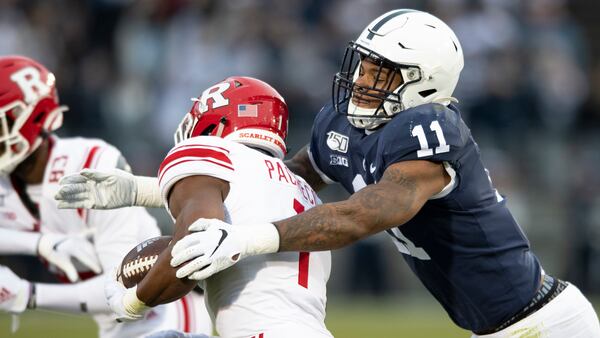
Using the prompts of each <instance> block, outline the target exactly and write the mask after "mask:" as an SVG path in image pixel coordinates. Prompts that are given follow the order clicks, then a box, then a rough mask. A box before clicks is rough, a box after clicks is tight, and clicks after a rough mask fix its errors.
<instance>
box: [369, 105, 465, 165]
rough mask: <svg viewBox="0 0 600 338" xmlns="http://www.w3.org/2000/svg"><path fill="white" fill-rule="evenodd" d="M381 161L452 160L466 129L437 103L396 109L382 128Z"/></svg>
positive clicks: (458, 153) (461, 144) (460, 121)
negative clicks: (395, 113)
mask: <svg viewBox="0 0 600 338" xmlns="http://www.w3.org/2000/svg"><path fill="white" fill-rule="evenodd" d="M383 133H384V134H383V135H382V136H383V137H382V138H380V142H383V144H382V145H381V149H383V150H382V154H381V156H382V158H383V164H384V166H385V167H386V168H387V167H388V166H390V165H391V164H394V163H396V162H401V161H410V160H429V161H436V162H445V161H447V162H453V161H455V160H457V159H458V158H459V156H460V154H461V153H462V151H463V148H464V146H465V144H466V143H467V141H468V139H469V136H470V131H469V129H468V128H467V127H466V125H465V124H464V123H463V122H462V120H461V118H460V115H459V114H458V113H457V112H455V111H453V110H451V109H449V108H447V107H445V106H442V105H439V104H427V105H422V106H418V107H414V108H411V109H409V110H406V111H404V112H402V113H400V114H399V115H398V116H397V117H396V118H394V119H393V120H392V121H390V122H389V123H388V124H387V125H386V126H385V127H384V129H383Z"/></svg>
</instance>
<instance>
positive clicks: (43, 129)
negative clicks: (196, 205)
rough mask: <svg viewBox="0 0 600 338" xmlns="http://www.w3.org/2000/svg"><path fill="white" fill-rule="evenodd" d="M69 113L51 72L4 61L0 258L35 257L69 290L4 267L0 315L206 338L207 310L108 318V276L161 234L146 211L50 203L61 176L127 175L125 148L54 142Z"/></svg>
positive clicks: (16, 59) (0, 60)
mask: <svg viewBox="0 0 600 338" xmlns="http://www.w3.org/2000/svg"><path fill="white" fill-rule="evenodd" d="M66 110H67V109H66V107H65V106H61V105H60V102H59V99H58V94H57V90H56V80H55V77H54V75H53V74H52V73H50V72H49V71H48V70H47V69H46V67H44V66H43V65H41V64H40V63H38V62H36V61H34V60H32V59H29V58H26V57H22V56H3V57H0V195H2V203H0V215H3V217H0V255H14V254H25V255H36V256H39V257H40V258H41V259H42V261H43V262H44V263H45V264H47V265H48V268H49V269H50V271H51V272H55V273H56V274H57V277H58V278H59V279H61V280H63V281H64V282H71V283H70V284H50V283H33V282H29V281H27V280H24V279H22V278H20V277H18V276H17V275H16V274H14V273H13V271H11V270H10V269H9V268H8V267H4V266H0V290H2V297H0V298H2V301H0V311H3V312H10V313H14V314H19V313H22V312H23V311H25V310H26V309H43V310H52V311H60V312H67V313H78V314H82V313H84V314H90V315H92V316H93V317H94V319H95V320H96V322H97V323H98V326H99V336H100V337H103V338H111V337H141V336H146V335H147V334H150V333H153V332H156V331H158V330H164V329H179V328H181V326H180V324H179V323H183V322H186V323H187V327H188V328H193V327H195V328H196V330H197V331H196V332H208V333H210V331H211V327H210V319H209V318H208V315H207V314H206V312H205V311H204V312H202V311H196V312H195V314H197V317H196V318H191V317H190V316H188V315H183V314H182V311H181V309H180V308H178V306H179V307H181V304H179V305H177V304H175V303H174V304H172V305H171V304H169V305H167V306H163V307H160V308H156V310H155V311H154V313H153V314H152V315H151V316H148V317H147V318H146V319H144V320H143V321H140V322H139V323H132V324H127V325H118V324H117V323H116V322H114V321H110V320H107V316H109V315H110V313H111V311H110V308H109V307H108V306H107V304H106V301H105V298H104V291H103V289H104V282H105V279H106V276H107V275H108V274H109V273H110V272H112V268H113V266H116V265H117V264H118V263H119V262H120V259H121V257H122V256H123V255H124V254H125V253H126V252H127V251H128V250H129V249H130V248H131V247H133V246H135V245H136V244H137V243H139V242H140V241H142V240H145V239H148V238H151V237H155V236H158V235H159V234H160V231H159V229H158V227H157V225H156V221H155V220H154V219H153V218H152V217H151V216H150V215H149V214H148V213H147V212H146V211H145V210H143V209H141V208H127V209H121V210H112V211H107V212H104V213H100V212H96V211H89V212H88V211H85V210H59V209H58V208H57V203H56V202H55V201H54V199H53V195H54V192H55V191H56V190H57V189H58V181H59V179H60V178H61V177H62V176H64V175H67V174H69V173H72V172H77V171H79V170H81V169H82V168H104V169H109V168H121V169H127V168H128V166H127V164H126V161H125V160H124V159H123V157H122V156H121V153H120V152H119V150H117V149H116V148H115V147H113V146H111V145H109V144H107V143H106V142H104V141H102V140H98V139H86V138H80V137H78V138H60V137H57V136H56V135H54V134H52V132H53V131H54V130H56V129H58V128H59V127H60V126H61V124H62V114H63V112H64V111H66ZM124 225H126V226H124ZM75 282H76V283H75ZM188 297H189V299H187V300H186V301H187V303H186V304H190V301H191V302H198V303H202V299H201V296H198V295H195V294H192V295H189V296H188ZM199 309H200V310H201V309H203V307H199ZM181 317H184V318H181Z"/></svg>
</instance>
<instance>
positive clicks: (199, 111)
mask: <svg viewBox="0 0 600 338" xmlns="http://www.w3.org/2000/svg"><path fill="white" fill-rule="evenodd" d="M224 92H227V97H225V96H223V93H224ZM192 100H193V101H194V105H193V106H192V109H191V110H190V112H189V114H187V115H186V116H185V117H184V118H183V121H181V123H180V124H179V128H177V131H176V132H175V144H178V143H180V142H182V141H183V140H186V139H188V138H191V137H194V136H200V135H210V136H217V137H222V138H225V139H228V140H232V141H235V142H239V143H242V144H245V145H247V146H250V147H254V148H258V149H262V150H264V151H266V152H268V153H270V154H271V155H273V156H275V157H277V158H279V159H283V157H284V156H285V154H286V153H287V149H286V147H285V139H286V137H287V133H288V110H287V105H286V104H285V101H284V100H283V97H281V95H279V93H278V92H277V91H276V90H275V89H273V88H272V87H271V86H269V85H268V84H266V83H265V82H263V81H260V80H257V79H254V78H251V77H242V76H238V77H230V78H227V79H225V80H224V81H222V82H219V83H218V84H216V85H215V86H213V87H211V88H209V89H208V90H206V91H204V92H203V93H202V95H201V96H200V97H199V98H195V99H192ZM259 111H260V114H259Z"/></svg>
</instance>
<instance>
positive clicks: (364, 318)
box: [0, 298, 469, 338]
mask: <svg viewBox="0 0 600 338" xmlns="http://www.w3.org/2000/svg"><path fill="white" fill-rule="evenodd" d="M20 323H21V325H20V329H19V331H18V332H17V333H16V334H14V335H11V334H10V324H11V316H9V315H4V314H2V315H0V337H2V338H4V337H7V338H8V337H10V338H25V337H27V338H81V337H95V332H96V331H95V325H94V322H93V321H92V320H91V319H89V318H87V317H83V316H74V315H64V314H55V313H50V312H39V311H34V312H28V313H26V314H24V315H22V316H21V317H20ZM327 326H328V328H329V329H330V331H331V332H332V333H333V334H334V335H335V336H336V337H343V338H367V337H369V338H370V337H415V338H421V337H423V338H425V337H436V338H437V337H443V338H454V337H462V338H465V337H467V338H468V337H469V334H468V333H467V332H466V331H463V330H460V329H458V328H456V327H455V326H454V325H453V324H452V322H450V320H449V319H448V317H447V316H446V314H445V313H444V312H443V310H442V309H441V307H439V306H438V305H437V304H435V303H433V302H432V301H431V300H429V299H425V300H423V299H421V298H418V299H412V300H401V301H391V300H377V301H376V300H359V301H347V300H343V301H341V300H332V301H330V302H329V304H328V307H327Z"/></svg>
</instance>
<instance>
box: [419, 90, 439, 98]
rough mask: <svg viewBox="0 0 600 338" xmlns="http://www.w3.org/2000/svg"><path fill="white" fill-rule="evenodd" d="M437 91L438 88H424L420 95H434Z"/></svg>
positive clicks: (423, 96) (424, 96)
mask: <svg viewBox="0 0 600 338" xmlns="http://www.w3.org/2000/svg"><path fill="white" fill-rule="evenodd" d="M436 92H437V90H435V89H427V90H422V91H420V92H419V95H421V97H422V98H426V97H427V96H429V95H433V94H435V93H436Z"/></svg>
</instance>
